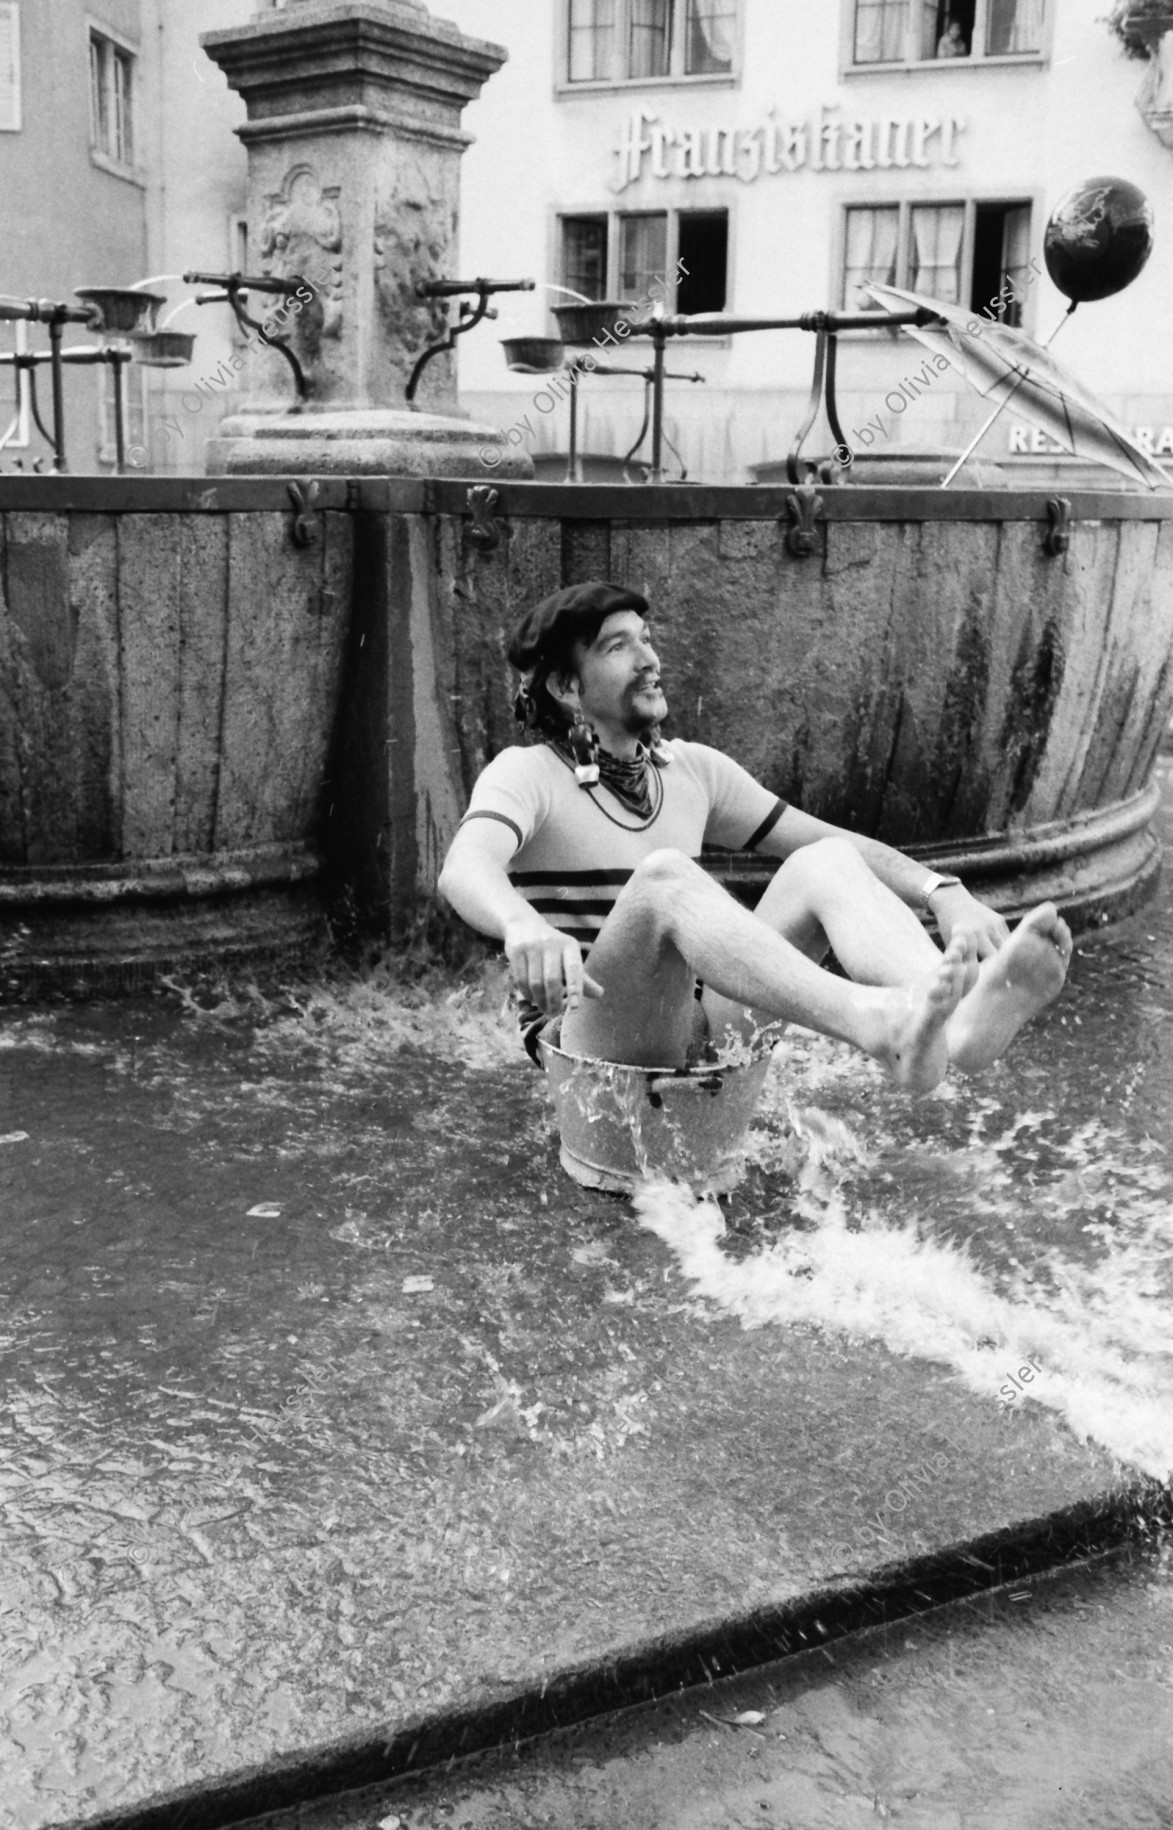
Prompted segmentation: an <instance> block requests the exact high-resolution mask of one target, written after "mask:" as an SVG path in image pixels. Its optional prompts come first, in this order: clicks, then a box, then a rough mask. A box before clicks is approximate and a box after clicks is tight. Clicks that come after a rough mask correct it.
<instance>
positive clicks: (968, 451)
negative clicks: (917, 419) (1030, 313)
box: [940, 299, 1079, 489]
mask: <svg viewBox="0 0 1173 1830" xmlns="http://www.w3.org/2000/svg"><path fill="white" fill-rule="evenodd" d="M1078 303H1079V301H1078V299H1072V301H1071V303H1070V305H1069V306H1068V307H1067V310H1066V311H1065V312H1064V313H1063V316H1062V317H1061V318H1060V320H1059V322H1058V324H1056V326H1055V328H1054V330H1053V331H1052V332H1051V334H1050V336H1049V337H1048V338H1047V340H1046V342H1045V343H1043V344H1042V345H1041V347H1042V348H1043V349H1049V348H1050V346H1051V344H1052V343H1054V341H1055V338H1056V337H1057V336H1058V335H1059V332H1060V331H1061V330H1062V329H1063V326H1064V325H1065V324H1066V322H1067V320H1068V318H1069V317H1070V316H1071V314H1072V312H1073V311H1074V310H1075V307H1076V305H1077V304H1078ZM1029 373H1030V371H1029V369H1023V370H1022V372H1021V374H1020V375H1019V377H1018V380H1017V381H1016V382H1015V383H1014V386H1013V387H1012V388H1011V389H1010V390H1009V392H1008V393H1006V394H1005V395H1004V396H1003V398H1002V399H1001V400H1000V401H999V402H998V404H997V406H996V407H995V408H994V411H993V412H992V413H991V414H990V417H989V419H987V421H986V423H985V425H984V426H982V427H981V429H980V430H979V431H978V432H977V433H976V434H975V435H974V437H973V438H972V439H971V440H970V442H969V444H968V445H967V446H966V447H965V450H964V451H963V452H962V454H961V456H960V457H959V458H958V460H957V462H956V463H955V464H954V466H953V468H952V470H951V471H950V472H949V475H948V476H947V477H945V478H943V479H942V482H941V485H940V486H941V488H942V489H948V487H949V485H950V483H951V482H952V481H953V479H954V477H955V476H956V475H957V472H958V471H959V470H960V469H961V466H962V465H963V464H964V463H965V462H966V461H967V459H968V458H970V457H972V456H973V453H974V452H975V451H976V450H977V448H978V446H979V445H980V444H981V442H982V440H983V439H984V438H985V436H986V433H987V432H988V431H989V430H990V427H991V426H992V425H993V423H994V421H995V420H996V419H997V417H998V415H999V413H1001V411H1002V409H1003V407H1005V406H1007V405H1009V403H1010V401H1011V400H1013V398H1014V396H1015V394H1016V393H1017V391H1018V389H1019V388H1020V387H1021V386H1022V384H1023V382H1024V381H1025V380H1026V378H1027V376H1028V374H1029Z"/></svg>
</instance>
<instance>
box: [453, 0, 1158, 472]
mask: <svg viewBox="0 0 1173 1830" xmlns="http://www.w3.org/2000/svg"><path fill="white" fill-rule="evenodd" d="M557 5H558V0H436V4H434V5H433V7H432V10H433V11H434V12H436V13H439V14H441V15H442V16H444V17H446V18H450V19H452V20H454V21H455V22H456V23H457V24H458V25H459V26H460V27H461V28H462V29H463V30H465V31H468V32H471V33H473V34H475V35H478V36H482V37H486V38H490V39H493V40H496V41H497V42H499V43H501V44H503V45H505V46H506V47H507V48H508V50H509V53H510V62H509V63H508V64H507V65H506V66H505V68H504V70H502V71H501V72H500V73H499V75H498V76H496V77H494V78H493V79H492V81H491V82H490V83H489V84H488V86H487V88H486V89H485V91H484V92H483V94H482V96H481V98H480V99H479V100H478V101H477V102H475V103H474V104H473V105H472V106H470V107H469V109H468V110H467V111H466V116H465V119H466V124H467V126H468V127H469V128H470V130H471V131H472V132H473V133H475V134H476V136H477V140H476V144H475V145H474V146H472V147H471V148H470V150H469V152H468V153H467V154H466V156H465V161H464V190H463V220H462V230H461V265H462V268H464V269H466V270H467V271H468V272H469V273H470V274H471V273H482V272H491V273H494V274H499V275H504V276H510V277H512V276H521V275H530V276H533V277H535V278H550V277H553V275H554V273H555V270H556V259H557V253H556V242H555V233H554V218H555V216H556V214H557V212H558V211H559V210H578V209H594V210H600V209H603V208H607V207H616V204H617V203H618V206H619V207H622V208H623V209H625V210H632V209H639V208H647V209H653V208H662V207H664V206H665V205H689V206H691V207H693V208H696V207H699V206H701V205H702V204H703V205H705V206H713V207H721V206H727V207H728V208H729V210H730V216H731V224H730V263H731V264H730V285H729V293H728V300H727V307H728V309H730V310H734V311H737V312H740V313H759V312H763V313H774V312H777V313H779V314H788V313H792V312H793V313H797V312H800V311H803V310H809V309H814V308H817V307H820V306H827V305H832V304H834V303H836V302H837V298H836V295H835V293H834V286H835V282H836V278H837V270H838V258H839V257H838V235H839V228H838V224H839V222H840V219H841V211H842V207H843V205H844V203H846V202H847V201H852V202H866V201H868V200H869V198H875V200H876V201H881V200H883V201H891V200H893V199H896V198H899V197H901V196H906V197H909V198H915V199H916V200H917V201H927V200H931V199H933V198H940V199H941V200H942V201H945V200H949V201H955V200H957V199H958V198H960V197H975V198H986V199H990V200H1000V199H1007V198H1016V197H1020V196H1022V197H1026V196H1029V197H1031V198H1032V200H1033V202H1034V217H1033V236H1032V240H1033V247H1032V252H1033V253H1034V254H1035V255H1036V257H1040V264H1041V246H1042V232H1043V227H1044V225H1045V222H1046V218H1047V216H1048V214H1049V212H1050V210H1051V209H1052V208H1053V207H1054V205H1055V204H1056V203H1057V201H1058V200H1059V198H1060V197H1061V196H1062V195H1063V194H1064V193H1065V192H1066V191H1067V190H1068V189H1069V188H1070V187H1071V186H1072V185H1073V184H1075V183H1078V182H1080V181H1082V180H1083V179H1085V178H1088V177H1091V176H1093V175H1097V174H1101V173H1104V172H1110V173H1114V174H1116V175H1119V176H1121V177H1125V178H1129V179H1131V180H1132V181H1133V182H1135V183H1137V184H1139V185H1140V186H1141V188H1142V189H1143V190H1144V191H1145V192H1146V193H1147V194H1148V196H1149V198H1150V201H1151V202H1152V204H1153V208H1154V211H1155V214H1156V249H1155V252H1154V254H1153V257H1152V259H1151V260H1150V262H1149V264H1148V267H1147V268H1146V269H1145V271H1144V273H1143V274H1142V275H1141V277H1140V278H1139V279H1138V280H1137V281H1136V282H1135V284H1134V285H1133V286H1132V287H1131V288H1129V289H1128V290H1127V291H1126V292H1124V293H1122V294H1120V295H1118V296H1117V297H1116V298H1114V299H1109V300H1105V301H1101V302H1099V303H1096V304H1090V305H1085V306H1083V307H1081V308H1080V310H1079V311H1077V312H1076V314H1075V315H1074V317H1073V318H1072V320H1071V322H1070V323H1069V324H1066V325H1065V326H1064V328H1063V331H1062V332H1061V334H1060V339H1059V343H1058V345H1057V348H1056V354H1057V355H1058V356H1060V357H1061V359H1062V360H1063V361H1064V362H1066V363H1068V364H1069V365H1070V366H1071V367H1072V368H1073V369H1074V370H1075V372H1076V373H1077V374H1078V375H1079V376H1080V377H1081V378H1082V379H1083V380H1084V382H1085V383H1086V384H1087V385H1088V386H1090V387H1092V388H1093V389H1095V390H1096V391H1097V392H1099V393H1100V394H1101V395H1102V396H1103V397H1104V398H1105V400H1106V402H1107V404H1109V405H1110V406H1111V407H1113V408H1114V409H1115V410H1116V411H1117V412H1119V413H1120V414H1121V416H1122V417H1123V418H1124V419H1125V420H1126V421H1127V422H1128V423H1130V424H1136V423H1143V422H1147V423H1155V424H1158V425H1160V424H1168V423H1169V422H1171V421H1173V361H1171V359H1170V356H1169V354H1168V347H1169V338H1168V331H1167V318H1168V300H1169V298H1170V297H1171V296H1173V182H1171V181H1173V152H1170V151H1169V150H1168V149H1166V148H1165V147H1163V146H1162V145H1161V144H1160V142H1159V141H1158V140H1157V139H1156V138H1155V137H1154V136H1153V135H1152V134H1151V133H1150V132H1149V130H1148V129H1147V127H1146V126H1145V125H1144V123H1143V121H1142V120H1141V118H1140V115H1139V114H1138V113H1137V110H1136V108H1135V105H1134V97H1135V94H1136V91H1137V89H1138V88H1139V85H1140V81H1141V77H1142V74H1143V66H1142V65H1141V64H1139V63H1136V62H1132V61H1129V60H1128V59H1126V58H1125V57H1124V55H1123V53H1122V52H1121V51H1120V50H1119V48H1118V47H1117V45H1116V42H1115V40H1114V39H1112V38H1111V37H1110V36H1109V35H1108V32H1107V30H1106V28H1105V26H1104V23H1103V18H1102V15H1103V13H1104V11H1105V8H1104V6H1103V0H1052V10H1053V11H1054V12H1055V13H1056V15H1057V17H1056V19H1055V23H1054V28H1053V36H1052V39H1051V42H1050V46H1049V51H1048V55H1047V60H1046V62H1045V63H1044V65H1043V66H1042V67H1039V66H1025V67H1017V68H1006V67H1004V66H1003V67H1000V68H999V67H989V68H983V67H982V66H981V65H980V63H978V62H970V61H969V60H965V61H962V60H958V61H956V62H953V63H948V64H945V63H943V64H940V65H929V66H926V67H924V68H921V69H917V70H915V71H912V72H902V73H898V74H887V75H882V74H877V75H870V74H868V75H858V74H850V75H845V74H843V73H842V69H841V56H842V52H841V42H842V33H841V28H842V25H843V18H844V14H845V13H846V11H847V10H848V0H843V3H842V6H841V5H839V4H835V0H820V4H819V5H818V7H817V9H816V8H815V7H813V6H812V5H811V4H810V3H809V0H746V4H745V19H744V53H743V66H742V67H743V76H742V79H741V81H740V83H738V84H737V85H735V86H731V87H725V86H720V87H704V88H700V87H695V86H694V87H690V86H689V85H688V84H686V83H680V84H676V85H672V86H666V87H650V86H649V87H643V88H638V89H624V90H622V91H613V92H606V93H599V92H593V93H589V94H588V93H581V94H577V95H570V96H566V95H562V96H559V95H557V94H556V93H555V86H554V85H555V74H556V41H557ZM641 104H642V105H644V106H646V107H648V108H649V109H652V110H655V111H656V112H657V113H658V114H659V115H660V116H661V117H662V118H664V119H666V120H668V121H671V122H673V123H675V124H678V125H681V126H684V125H689V126H698V127H715V126H719V125H725V124H729V125H734V126H739V127H744V128H750V127H753V126H756V125H757V124H758V123H759V122H760V121H761V120H762V119H763V117H764V114H765V111H766V109H767V108H768V107H769V106H770V105H771V104H773V105H774V106H775V107H776V109H777V111H778V114H779V116H781V117H784V118H786V119H788V120H796V121H797V120H801V119H803V118H805V117H808V116H810V115H812V114H813V113H814V112H815V111H816V110H817V109H818V108H819V107H820V105H825V106H827V107H829V108H830V107H835V106H838V107H839V108H840V109H841V110H842V111H843V113H844V115H846V116H863V117H867V118H871V119H876V118H878V117H883V116H893V115H895V116H907V115H915V114H927V115H930V116H939V117H940V116H944V115H947V114H956V115H959V116H961V117H963V118H964V120H965V122H966V126H965V129H964V132H962V133H961V134H960V136H959V138H958V141H957V147H958V163H957V165H956V166H955V167H953V168H952V169H946V168H943V167H942V166H941V165H940V164H938V163H936V162H934V163H932V164H931V165H930V166H929V168H928V169H926V170H923V171H917V170H913V169H908V170H905V171H887V172H884V171H879V170H876V171H872V172H859V173H853V174H849V173H845V172H831V171H823V172H815V171H811V170H809V169H807V170H802V171H799V172H795V173H779V174H776V175H770V174H767V173H765V172H763V173H762V174H761V175H760V176H758V178H757V179H756V180H755V181H753V182H752V183H743V182H740V181H739V180H738V179H736V178H727V177H719V178H712V177H706V178H703V179H681V178H672V179H668V180H658V179H656V178H654V177H652V176H651V175H650V172H649V170H648V164H649V162H648V161H646V160H645V170H644V175H643V176H642V177H641V178H640V180H639V181H638V182H637V183H634V184H631V185H629V186H628V187H627V188H626V189H625V190H624V191H623V192H622V194H621V196H620V197H619V198H618V199H616V198H615V197H614V196H613V194H612V193H611V191H610V189H609V186H610V184H611V183H613V182H614V177H615V169H616V159H615V152H614V149H615V147H616V145H617V144H618V141H619V138H620V134H621V131H622V128H623V125H624V122H625V120H626V119H627V117H628V116H629V115H630V113H631V111H632V109H633V108H634V107H637V106H639V105H641ZM1065 307H1066V300H1065V299H1064V298H1063V297H1062V296H1061V295H1060V294H1059V293H1057V292H1056V291H1055V289H1054V288H1053V287H1052V286H1051V284H1050V282H1049V280H1047V279H1043V280H1041V281H1040V282H1039V284H1038V285H1037V287H1036V288H1035V289H1034V293H1033V296H1032V298H1031V300H1030V304H1029V307H1028V312H1027V318H1026V328H1027V329H1028V330H1030V331H1031V332H1032V333H1033V334H1035V335H1037V336H1039V337H1043V336H1046V335H1048V334H1049V333H1050V332H1051V331H1052V330H1053V328H1054V326H1055V324H1056V323H1057V322H1058V320H1059V318H1060V317H1061V316H1062V314H1063V311H1064V309H1065ZM552 328H553V326H552V325H551V324H549V323H546V322H543V313H542V310H541V307H540V305H539V302H538V300H536V299H531V300H529V301H527V302H526V303H524V304H520V305H519V304H518V303H516V302H514V303H509V302H508V301H503V302H502V320H501V322H500V323H499V324H498V325H497V326H495V327H493V328H491V329H490V328H489V327H483V328H481V329H478V330H477V331H475V332H473V333H472V334H471V335H470V336H469V338H468V339H467V341H466V342H465V343H463V344H462V345H461V365H460V376H461V388H462V398H463V400H464V403H465V405H466V407H467V408H468V409H469V410H470V411H472V412H474V413H475V414H476V415H477V417H484V418H487V419H489V420H490V421H492V422H494V423H497V424H499V425H501V426H503V427H504V426H508V425H510V424H511V423H513V421H514V420H515V419H517V418H519V417H520V416H522V415H527V414H528V417H529V419H530V421H531V424H533V425H534V426H535V428H536V437H535V439H534V440H533V441H532V443H533V445H534V447H535V448H537V449H542V448H543V447H544V448H551V447H553V446H556V445H560V444H564V441H565V436H566V428H565V417H566V415H565V409H562V410H560V411H559V412H558V413H555V414H551V415H549V416H548V417H547V418H545V419H542V420H541V423H540V425H539V424H538V416H537V415H535V414H534V413H533V411H532V409H531V402H532V397H533V393H534V390H535V386H536V384H533V385H529V386H527V385H526V383H525V382H524V381H523V380H522V378H519V377H515V376H511V375H510V374H509V372H508V371H507V370H506V368H505V365H504V361H503V358H502V355H501V351H500V348H499V344H498V338H499V337H500V335H501V334H503V333H504V334H508V333H509V332H510V331H511V330H512V331H525V330H529V331H534V332H540V331H544V330H551V329H552ZM670 348H671V349H672V354H673V359H674V361H675V360H676V359H677V358H681V357H683V358H684V359H683V360H682V361H680V362H679V366H682V367H686V368H692V367H699V368H701V369H702V370H704V372H705V373H706V375H707V377H708V384H707V387H706V389H705V390H704V393H703V396H702V391H701V390H700V389H695V390H687V391H686V390H683V389H677V390H675V391H674V392H673V393H672V394H671V396H670V399H669V403H668V413H669V424H670V425H672V426H675V428H676V429H677V430H678V432H679V433H680V434H681V436H682V438H683V440H684V442H685V446H686V449H687V453H688V456H689V459H690V463H691V467H692V470H693V474H695V475H703V476H706V477H710V478H713V479H714V480H716V478H717V476H718V475H719V474H720V475H722V476H724V477H727V478H729V480H732V476H737V475H740V474H741V470H740V469H739V468H737V467H738V466H742V467H743V466H744V465H745V464H747V463H751V462H754V461H757V460H758V459H760V458H761V457H763V456H765V455H769V456H774V457H777V456H781V455H783V454H784V452H785V449H786V446H787V444H788V442H789V434H790V432H791V431H792V430H793V429H794V427H795V426H796V425H797V424H798V423H799V421H800V419H801V417H802V408H803V403H804V401H805V397H806V391H807V386H808V382H809V373H810V363H811V359H812V356H813V339H811V338H809V337H808V336H805V335H802V334H801V333H797V332H795V333H755V334H752V335H744V336H741V337H739V338H736V339H734V340H733V341H732V343H731V344H730V345H729V346H728V347H727V348H722V347H718V346H714V345H713V344H711V343H709V344H703V345H699V344H694V345H692V346H691V347H690V348H689V351H688V354H687V356H685V355H684V346H682V345H676V346H674V348H673V346H670ZM922 361H923V355H922V354H921V353H919V351H918V347H917V346H914V345H913V344H912V343H911V342H909V341H907V340H905V339H903V338H902V339H899V340H893V341H891V342H889V341H884V342H882V343H881V342H879V341H878V340H876V341H872V340H868V341H863V340H860V339H853V340H847V341H845V342H844V344H843V345H842V350H841V358H840V379H839V394H840V408H841V417H842V419H843V422H844V425H845V427H847V428H848V429H849V430H850V428H851V427H852V426H854V425H856V424H858V423H860V422H861V421H863V420H866V419H867V417H868V415H869V414H871V413H874V412H875V411H876V410H877V408H878V407H880V408H882V403H883V396H884V394H885V392H886V391H887V390H889V389H891V388H892V387H894V386H895V384H896V383H897V382H898V381H899V380H900V379H901V378H902V376H904V375H906V374H909V373H916V372H917V371H918V370H919V369H920V367H921V364H922ZM583 408H584V418H585V424H586V439H585V442H586V443H588V444H592V443H593V444H594V445H595V446H596V447H597V448H600V449H611V450H615V449H621V448H622V444H621V442H620V441H622V440H623V436H624V434H625V433H626V432H627V430H628V428H629V427H630V429H631V435H632V436H634V430H635V428H636V427H637V426H638V419H639V414H638V410H637V403H636V400H635V396H634V394H633V392H632V389H631V387H630V385H627V384H624V383H621V382H614V383H610V384H607V383H603V382H600V381H594V382H591V383H590V384H589V386H588V389H585V390H584V393H583ZM983 417H984V406H983V403H982V402H981V401H980V400H979V399H978V397H977V396H976V395H975V394H974V393H973V392H972V391H971V390H970V389H969V388H968V387H967V386H966V385H965V384H964V383H963V382H960V381H957V380H955V379H954V378H953V377H952V376H947V377H944V378H943V379H942V380H941V381H940V382H939V383H938V384H937V385H935V386H934V387H933V389H932V390H931V392H930V393H928V394H926V395H925V396H924V397H922V398H921V399H919V400H918V401H917V402H916V403H915V409H914V410H913V409H910V410H909V411H908V412H907V413H906V414H905V415H904V416H903V418H902V419H901V420H900V422H899V424H894V431H893V443H894V444H895V443H897V442H899V443H903V444H904V445H908V446H915V447H918V448H920V447H926V446H930V447H931V446H941V447H958V446H960V444H961V443H962V442H963V439H964V438H965V437H966V436H968V433H969V431H970V430H971V429H974V430H975V429H976V427H977V425H978V424H979V423H980V421H981V419H982V418H983ZM1008 425H1009V419H1008V418H1006V421H1005V424H1002V425H1000V426H999V428H998V429H997V431H996V432H995V433H993V434H991V435H990V439H989V441H988V443H987V445H985V446H983V450H984V451H988V452H989V453H990V455H992V456H1001V455H1002V454H1004V452H1005V450H1006V445H1007V429H1008ZM626 442H630V439H627V441H626ZM820 442H821V448H822V449H823V450H825V449H826V448H827V446H828V445H829V442H830V441H829V432H828V431H827V429H826V428H825V427H823V428H821V429H820V428H818V427H817V428H816V430H815V433H814V435H813V436H812V439H811V441H810V446H811V448H812V450H817V449H819V448H820ZM730 462H732V463H733V464H734V466H735V468H734V471H733V472H732V473H730V472H729V471H728V469H727V466H728V464H729V463H730Z"/></svg>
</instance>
